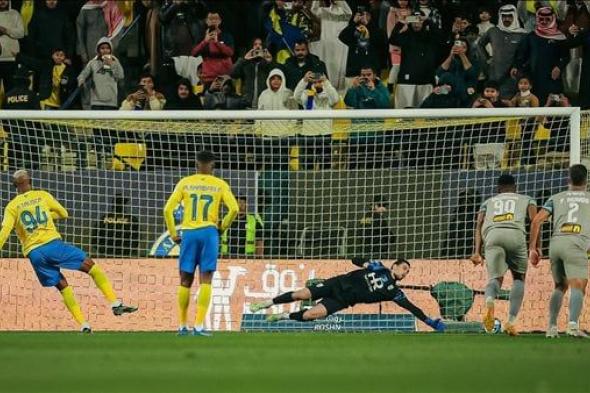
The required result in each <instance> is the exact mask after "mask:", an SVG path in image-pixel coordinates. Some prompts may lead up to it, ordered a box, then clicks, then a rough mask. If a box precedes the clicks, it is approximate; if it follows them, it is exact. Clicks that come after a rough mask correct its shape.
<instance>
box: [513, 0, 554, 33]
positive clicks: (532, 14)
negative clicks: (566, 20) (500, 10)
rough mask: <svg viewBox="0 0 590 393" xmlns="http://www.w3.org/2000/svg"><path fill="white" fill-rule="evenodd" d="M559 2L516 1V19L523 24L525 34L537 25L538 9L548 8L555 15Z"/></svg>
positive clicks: (549, 0) (545, 0)
mask: <svg viewBox="0 0 590 393" xmlns="http://www.w3.org/2000/svg"><path fill="white" fill-rule="evenodd" d="M557 3H559V2H557V1H554V0H535V1H530V0H518V3H517V5H516V7H517V9H518V17H519V18H520V20H521V21H522V22H523V26H524V29H525V30H526V32H527V33H530V32H532V31H534V30H535V28H536V26H537V25H538V20H537V12H538V11H539V9H540V8H550V9H551V10H552V11H553V13H557V7H558V4H557Z"/></svg>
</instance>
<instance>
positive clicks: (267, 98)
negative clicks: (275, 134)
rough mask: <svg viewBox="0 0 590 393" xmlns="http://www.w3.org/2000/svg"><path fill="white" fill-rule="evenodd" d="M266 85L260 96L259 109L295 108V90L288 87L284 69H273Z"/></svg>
mask: <svg viewBox="0 0 590 393" xmlns="http://www.w3.org/2000/svg"><path fill="white" fill-rule="evenodd" d="M266 86H267V89H266V90H264V91H263V92H262V93H261V94H260V97H258V109H263V110H277V109H294V105H293V92H292V91H291V90H289V89H287V87H286V84H285V74H283V71H281V70H280V69H278V68H275V69H273V70H271V71H270V73H269V74H268V78H267V79H266Z"/></svg>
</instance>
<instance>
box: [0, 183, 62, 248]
mask: <svg viewBox="0 0 590 393" xmlns="http://www.w3.org/2000/svg"><path fill="white" fill-rule="evenodd" d="M52 210H54V211H59V210H64V211H65V209H64V208H63V206H61V204H60V203H59V202H58V201H56V200H55V198H54V197H53V196H52V195H51V194H50V193H48V192H47V191H41V190H31V191H28V192H25V193H23V194H19V195H17V196H16V197H14V199H12V200H11V201H10V202H9V203H8V205H6V209H5V210H4V218H3V220H2V235H1V236H0V248H2V246H3V245H4V242H5V241H6V240H7V238H8V236H9V235H10V232H11V231H12V229H15V232H16V236H17V237H18V239H19V240H20V242H21V245H22V249H23V254H24V255H25V256H27V255H28V254H29V252H31V251H32V250H33V249H35V248H37V247H39V246H42V245H44V244H47V243H49V242H50V241H53V240H56V239H61V235H60V234H59V232H58V231H57V229H56V227H55V224H54V222H53V218H52V217H51V211H52Z"/></svg>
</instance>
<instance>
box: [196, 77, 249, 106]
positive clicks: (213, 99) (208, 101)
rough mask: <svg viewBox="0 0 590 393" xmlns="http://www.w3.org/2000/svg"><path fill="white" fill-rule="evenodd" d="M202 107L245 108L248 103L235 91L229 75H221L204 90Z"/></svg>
mask: <svg viewBox="0 0 590 393" xmlns="http://www.w3.org/2000/svg"><path fill="white" fill-rule="evenodd" d="M203 107H204V108H205V109H231V110H238V109H246V108H247V107H248V103H247V102H246V100H245V99H244V97H242V96H241V95H239V94H237V93H236V89H235V87H234V83H233V81H232V80H231V77H230V76H229V75H221V76H218V77H217V78H215V80H214V81H213V82H212V83H211V85H210V86H209V89H208V90H207V91H206V92H205V96H204V103H203Z"/></svg>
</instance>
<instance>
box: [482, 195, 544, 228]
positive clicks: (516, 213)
mask: <svg viewBox="0 0 590 393" xmlns="http://www.w3.org/2000/svg"><path fill="white" fill-rule="evenodd" d="M531 205H532V206H537V202H536V201H535V200H534V199H532V198H531V197H529V196H527V195H521V194H515V193H512V192H506V193H501V194H498V195H496V196H494V197H492V198H490V199H488V200H486V201H485V202H484V203H483V204H482V205H481V208H480V209H479V211H480V212H482V213H485V220H484V223H483V227H482V233H483V236H484V237H485V236H486V234H487V233H488V232H489V231H490V230H491V229H495V228H509V229H517V230H520V231H522V233H524V234H526V218H527V212H528V207H529V206H531Z"/></svg>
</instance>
